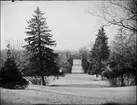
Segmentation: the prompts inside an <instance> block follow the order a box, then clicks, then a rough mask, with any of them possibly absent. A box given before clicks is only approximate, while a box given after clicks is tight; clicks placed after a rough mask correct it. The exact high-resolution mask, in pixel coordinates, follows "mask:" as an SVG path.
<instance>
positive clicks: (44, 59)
mask: <svg viewBox="0 0 137 105" xmlns="http://www.w3.org/2000/svg"><path fill="white" fill-rule="evenodd" d="M43 15H44V13H42V12H41V11H40V9H39V7H37V9H36V10H35V11H34V14H33V17H32V18H31V19H30V20H29V21H28V22H27V23H28V27H27V28H26V29H27V31H26V34H27V36H28V37H27V38H25V41H26V42H27V45H25V46H24V47H25V48H26V50H27V51H28V52H29V53H30V55H31V56H30V58H29V59H30V61H31V63H33V65H34V66H35V67H34V66H33V67H34V69H35V71H36V74H37V75H39V76H41V77H42V84H43V85H46V84H45V81H44V76H47V75H50V74H52V73H53V72H54V73H58V70H59V69H57V68H58V67H56V66H57V65H56V59H57V56H58V55H57V54H56V53H54V50H53V49H51V48H50V47H51V46H55V45H56V43H55V41H54V40H52V39H51V38H52V34H51V33H50V32H51V30H50V29H49V27H48V26H47V22H46V18H45V17H44V16H43ZM54 67H55V68H56V69H54V70H53V68H54ZM55 70H56V71H55Z"/></svg>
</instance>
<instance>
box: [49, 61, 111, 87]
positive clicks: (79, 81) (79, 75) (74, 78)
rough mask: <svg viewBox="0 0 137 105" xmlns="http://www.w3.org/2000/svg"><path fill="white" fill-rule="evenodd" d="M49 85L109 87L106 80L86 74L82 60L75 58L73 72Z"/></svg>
mask: <svg viewBox="0 0 137 105" xmlns="http://www.w3.org/2000/svg"><path fill="white" fill-rule="evenodd" d="M49 85H54V86H55V85H57V86H60V87H65V86H67V87H77V88H91V87H102V86H103V87H108V86H109V84H108V82H106V81H101V78H100V77H99V78H96V76H92V75H88V74H84V72H83V69H82V66H81V60H80V59H74V60H73V67H72V74H66V75H65V76H64V77H59V80H58V79H57V80H55V81H53V82H51V83H50V84H49Z"/></svg>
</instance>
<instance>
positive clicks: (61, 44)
mask: <svg viewBox="0 0 137 105" xmlns="http://www.w3.org/2000/svg"><path fill="white" fill-rule="evenodd" d="M101 3H102V1H56V2H55V1H46V2H44V1H39V2H37V1H33V2H31V1H29V2H28V1H27V2H24V1H21V2H19V1H18V2H17V1H16V2H11V1H6V2H4V1H2V2H1V49H4V48H6V43H7V42H8V41H10V43H12V44H16V43H22V44H23V45H24V44H26V43H25V42H24V38H25V37H27V35H26V34H25V33H24V32H25V27H26V26H27V22H26V21H28V20H30V19H31V17H32V14H33V13H34V10H36V8H37V7H39V8H40V10H41V11H42V12H44V13H45V17H47V24H48V26H49V28H50V29H51V30H52V32H51V33H52V34H53V40H56V42H57V46H56V47H55V49H57V50H78V49H79V48H81V47H83V46H86V47H88V48H90V47H91V44H92V43H94V41H95V38H96V34H97V33H98V29H99V28H100V27H101V25H102V24H103V20H101V19H100V18H97V17H95V16H92V15H90V14H89V13H88V11H89V9H90V11H92V12H95V13H100V11H99V10H98V8H99V7H100V5H101ZM105 30H106V34H107V35H108V37H109V43H110V42H111V40H112V39H113V37H114V35H115V34H116V29H115V27H112V26H111V27H107V28H105Z"/></svg>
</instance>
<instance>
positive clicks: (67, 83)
mask: <svg viewBox="0 0 137 105" xmlns="http://www.w3.org/2000/svg"><path fill="white" fill-rule="evenodd" d="M1 102H2V105H32V104H33V105H43V104H103V103H107V102H115V103H123V104H124V103H126V104H128V103H131V104H135V103H136V87H135V86H130V87H109V83H108V82H107V81H101V80H100V78H96V77H95V76H91V75H87V74H68V75H66V77H60V79H59V80H55V81H53V82H51V83H50V84H49V86H37V85H29V86H28V88H26V89H25V90H10V89H3V88H1Z"/></svg>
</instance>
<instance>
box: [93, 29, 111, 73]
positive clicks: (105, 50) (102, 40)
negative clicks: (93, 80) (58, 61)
mask: <svg viewBox="0 0 137 105" xmlns="http://www.w3.org/2000/svg"><path fill="white" fill-rule="evenodd" d="M107 44H108V38H107V36H106V34H105V30H104V28H103V27H102V28H101V29H99V32H98V34H97V38H96V40H95V44H94V46H93V49H92V50H91V61H93V65H94V67H95V68H94V71H95V72H96V73H95V74H98V73H100V72H101V67H102V62H103V61H106V60H107V59H108V57H109V52H110V51H109V47H108V45H107Z"/></svg>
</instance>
